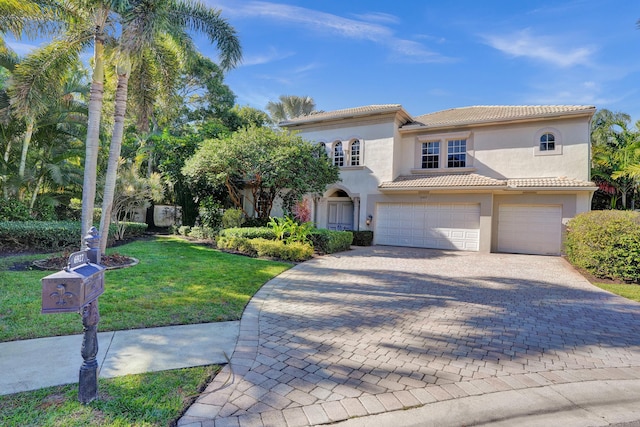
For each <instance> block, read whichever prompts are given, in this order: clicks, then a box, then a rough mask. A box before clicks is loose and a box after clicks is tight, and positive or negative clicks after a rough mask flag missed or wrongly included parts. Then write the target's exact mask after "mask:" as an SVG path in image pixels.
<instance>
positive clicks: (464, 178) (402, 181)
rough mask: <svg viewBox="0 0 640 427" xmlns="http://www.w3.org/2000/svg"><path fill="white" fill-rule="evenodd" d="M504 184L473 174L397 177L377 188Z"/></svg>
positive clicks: (494, 185)
mask: <svg viewBox="0 0 640 427" xmlns="http://www.w3.org/2000/svg"><path fill="white" fill-rule="evenodd" d="M506 184H507V182H506V181H503V180H499V179H494V178H489V177H486V176H482V175H478V174H475V173H464V174H462V173H461V174H443V175H409V176H399V177H397V178H396V179H394V180H393V181H391V182H383V183H382V184H380V187H379V188H381V189H384V188H416V187H418V188H425V187H500V186H505V185H506Z"/></svg>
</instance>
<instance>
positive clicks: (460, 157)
mask: <svg viewBox="0 0 640 427" xmlns="http://www.w3.org/2000/svg"><path fill="white" fill-rule="evenodd" d="M466 166H467V140H466V139H453V140H450V141H447V167H448V168H464V167H466Z"/></svg>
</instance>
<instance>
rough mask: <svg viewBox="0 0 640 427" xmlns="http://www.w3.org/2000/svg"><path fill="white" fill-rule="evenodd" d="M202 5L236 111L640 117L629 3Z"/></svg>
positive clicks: (471, 0) (639, 13)
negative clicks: (228, 50)
mask: <svg viewBox="0 0 640 427" xmlns="http://www.w3.org/2000/svg"><path fill="white" fill-rule="evenodd" d="M202 1H204V2H205V3H207V4H208V5H210V6H212V7H215V8H217V9H220V10H221V12H222V16H223V17H224V18H226V19H227V20H228V21H229V23H230V24H231V25H232V26H233V27H234V28H235V29H236V30H237V32H238V36H239V38H240V41H241V44H242V47H243V52H244V61H243V63H242V64H241V65H240V66H239V67H238V68H236V69H234V70H231V71H230V72H229V73H228V74H227V76H226V79H225V81H226V83H227V84H228V85H229V87H230V88H231V89H232V90H233V92H234V93H235V94H236V96H237V103H238V104H240V105H250V106H252V107H255V108H259V109H264V108H265V106H266V104H267V102H269V101H277V99H278V97H279V96H280V95H308V96H311V97H313V98H314V100H315V101H316V105H317V108H318V109H320V110H324V111H330V110H336V109H341V108H350V107H357V106H362V105H370V104H402V105H403V106H404V108H405V109H406V110H407V111H408V112H409V113H410V114H412V115H414V116H417V115H420V114H425V113H429V112H434V111H439V110H444V109H448V108H456V107H464V106H471V105H525V104H526V105H529V104H534V105H538V104H582V105H595V106H596V107H597V108H608V109H610V110H613V111H621V112H624V113H628V114H630V115H631V117H632V120H634V121H635V120H639V119H640V102H638V99H639V98H640V29H638V27H637V21H638V19H640V1H638V0H564V1H563V0H556V1H540V0H538V1H532V0H482V1H478V0H448V1H435V0H430V1H424V0H422V1H421V0H397V1H389V0H385V1H382V0H348V1H345V0H340V1H335V0H324V1H286V0H284V1H277V2H276V1H273V2H270V1H251V0H248V1H245V0H202ZM196 40H198V46H199V47H200V49H201V51H202V52H204V53H205V54H208V55H210V56H212V57H214V58H215V55H216V51H215V49H214V48H213V47H212V46H211V45H209V43H208V41H206V40H205V39H200V38H197V39H196ZM11 45H12V47H13V48H14V49H15V50H16V51H17V52H18V53H21V54H25V53H27V52H28V51H29V50H30V49H31V48H32V47H33V46H32V45H31V44H30V43H29V41H21V42H20V43H12V44H11Z"/></svg>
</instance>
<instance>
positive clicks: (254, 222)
mask: <svg viewBox="0 0 640 427" xmlns="http://www.w3.org/2000/svg"><path fill="white" fill-rule="evenodd" d="M267 224H269V218H246V219H245V221H244V223H243V224H242V227H266V226H267Z"/></svg>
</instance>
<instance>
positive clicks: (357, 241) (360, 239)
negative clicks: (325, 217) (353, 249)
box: [351, 230, 373, 246]
mask: <svg viewBox="0 0 640 427" xmlns="http://www.w3.org/2000/svg"><path fill="white" fill-rule="evenodd" d="M351 232H352V233H353V242H351V244H352V245H354V246H371V244H372V243H373V231H370V230H362V231H351Z"/></svg>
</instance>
